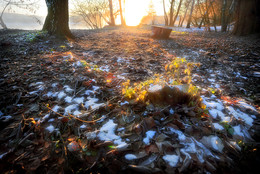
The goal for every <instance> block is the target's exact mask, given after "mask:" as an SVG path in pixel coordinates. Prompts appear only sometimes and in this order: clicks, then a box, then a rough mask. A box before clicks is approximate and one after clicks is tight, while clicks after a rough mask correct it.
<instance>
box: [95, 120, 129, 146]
mask: <svg viewBox="0 0 260 174" xmlns="http://www.w3.org/2000/svg"><path fill="white" fill-rule="evenodd" d="M116 127H117V124H115V123H114V121H113V120H111V119H110V120H108V122H107V123H106V124H104V125H103V126H102V127H101V128H100V130H99V131H100V132H99V134H98V138H99V139H100V140H102V141H113V142H114V144H117V145H118V146H117V148H120V147H124V146H126V145H127V144H126V143H125V142H123V141H122V139H121V137H120V136H118V135H116V134H115V130H116Z"/></svg>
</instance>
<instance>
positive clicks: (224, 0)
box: [221, 0, 227, 32]
mask: <svg viewBox="0 0 260 174" xmlns="http://www.w3.org/2000/svg"><path fill="white" fill-rule="evenodd" d="M226 8H227V0H222V9H221V32H226V31H227V21H226Z"/></svg>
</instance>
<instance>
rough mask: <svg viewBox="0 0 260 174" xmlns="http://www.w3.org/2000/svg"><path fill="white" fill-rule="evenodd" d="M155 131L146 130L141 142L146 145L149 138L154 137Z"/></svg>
mask: <svg viewBox="0 0 260 174" xmlns="http://www.w3.org/2000/svg"><path fill="white" fill-rule="evenodd" d="M155 133H156V131H151V130H150V131H147V132H146V137H145V138H144V139H143V142H144V143H145V144H146V145H148V144H149V143H150V140H151V139H152V138H153V137H154V135H155Z"/></svg>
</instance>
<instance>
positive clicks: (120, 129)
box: [117, 127, 125, 132]
mask: <svg viewBox="0 0 260 174" xmlns="http://www.w3.org/2000/svg"><path fill="white" fill-rule="evenodd" d="M123 130H125V128H124V127H120V128H118V129H117V131H118V132H120V131H123Z"/></svg>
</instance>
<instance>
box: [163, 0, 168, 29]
mask: <svg viewBox="0 0 260 174" xmlns="http://www.w3.org/2000/svg"><path fill="white" fill-rule="evenodd" d="M163 12H164V22H165V26H168V24H169V22H168V15H167V13H166V10H165V2H164V0H163Z"/></svg>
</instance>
